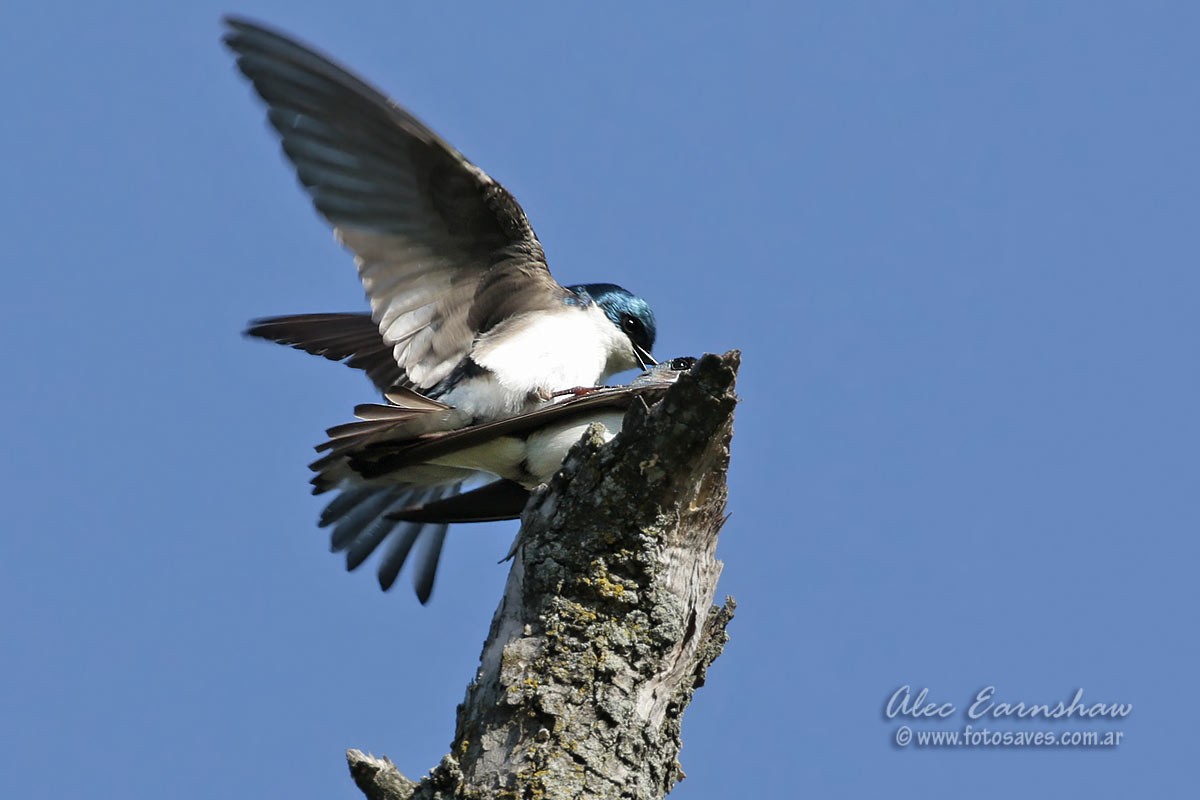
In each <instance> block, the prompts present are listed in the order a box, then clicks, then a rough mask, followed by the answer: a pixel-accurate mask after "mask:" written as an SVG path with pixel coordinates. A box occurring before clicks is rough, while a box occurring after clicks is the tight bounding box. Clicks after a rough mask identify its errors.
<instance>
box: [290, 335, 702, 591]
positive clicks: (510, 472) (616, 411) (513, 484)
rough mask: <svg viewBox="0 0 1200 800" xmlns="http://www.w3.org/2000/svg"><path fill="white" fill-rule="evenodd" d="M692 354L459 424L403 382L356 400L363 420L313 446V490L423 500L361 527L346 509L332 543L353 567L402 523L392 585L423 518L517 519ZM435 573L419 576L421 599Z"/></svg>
mask: <svg viewBox="0 0 1200 800" xmlns="http://www.w3.org/2000/svg"><path fill="white" fill-rule="evenodd" d="M695 362H696V359H694V358H676V359H672V360H671V361H669V362H665V363H663V364H660V365H658V366H656V367H654V368H653V369H652V370H649V371H647V372H645V373H643V374H642V375H640V376H639V377H638V378H637V379H635V380H634V381H633V382H632V383H630V384H629V385H628V386H614V387H602V388H598V389H594V390H592V391H590V392H587V393H584V394H576V393H574V392H569V393H565V395H564V397H560V398H555V399H553V400H549V401H545V402H543V403H542V404H541V405H540V406H539V407H537V408H536V409H534V410H532V411H527V412H525V413H523V414H519V415H516V416H511V417H506V418H504V419H498V420H493V421H491V422H485V423H481V424H477V425H470V426H467V427H462V426H460V425H459V420H458V419H456V416H455V409H453V408H451V407H449V406H446V405H444V404H442V403H439V402H437V401H434V400H429V399H428V398H424V397H422V396H421V395H418V394H415V393H413V392H411V391H407V390H399V391H392V392H389V393H388V399H389V401H391V402H390V403H389V404H388V405H381V404H366V405H361V406H359V407H357V408H356V409H355V414H356V415H357V416H358V417H359V420H360V421H358V422H351V423H348V424H345V425H339V426H337V427H334V428H330V429H329V431H328V434H329V439H328V440H327V441H326V442H323V443H322V444H320V445H318V446H317V450H318V452H324V453H326V454H325V455H324V456H323V457H321V458H320V459H318V460H317V461H315V462H313V464H312V465H311V467H312V469H313V471H315V472H316V473H317V475H316V477H314V478H313V486H314V487H315V492H316V493H322V492H325V491H329V490H332V489H340V490H341V491H342V495H341V497H339V498H338V499H337V500H335V501H334V502H333V503H332V504H330V508H333V507H334V506H335V505H337V504H338V503H340V502H343V500H344V498H347V497H353V496H354V494H355V493H356V492H373V493H374V495H375V496H380V497H390V496H391V495H390V494H389V492H394V491H399V492H401V493H403V492H405V490H410V493H411V490H417V491H419V492H420V493H421V494H423V495H424V496H425V497H426V498H427V499H425V500H424V501H423V502H421V503H416V504H409V505H399V504H391V505H389V507H388V509H387V510H384V511H377V512H374V513H372V514H371V515H370V516H371V521H370V522H369V523H368V524H366V525H360V524H358V521H357V520H356V519H355V518H354V516H353V515H348V516H346V517H344V518H343V519H341V521H340V522H339V523H338V525H337V527H335V529H334V534H333V541H334V546H335V548H337V549H345V550H346V552H347V563H348V564H349V566H350V567H351V569H353V568H354V567H356V566H358V565H359V564H361V563H362V562H363V561H364V560H365V559H366V558H367V557H368V556H370V555H371V553H372V552H373V551H374V550H375V549H376V548H377V547H378V546H379V545H380V543H381V542H382V541H383V539H384V538H385V537H387V536H388V535H389V534H390V533H391V532H392V529H393V528H394V527H396V526H397V525H398V524H399V523H400V522H405V523H408V524H407V525H404V526H403V527H401V528H400V530H399V532H398V535H396V536H394V537H393V544H392V545H391V547H390V548H389V550H388V553H387V555H386V556H385V557H384V559H383V563H382V564H381V566H380V580H381V581H382V582H383V583H384V584H385V586H386V585H390V584H391V582H392V581H394V580H395V578H396V575H397V574H398V573H399V571H400V568H401V567H402V566H403V564H404V562H405V560H406V558H407V557H408V555H409V552H410V550H411V548H412V547H413V544H414V543H415V542H416V541H417V538H418V536H419V534H420V533H421V531H422V526H423V525H425V524H427V523H428V524H432V525H434V526H436V528H437V529H439V530H440V531H441V535H443V536H444V535H445V530H446V526H447V525H448V524H449V523H452V522H481V521H491V520H499V519H515V518H516V517H518V516H520V513H521V509H522V508H524V506H525V502H526V501H527V500H528V499H529V491H530V490H531V489H533V488H535V487H537V486H539V485H541V484H543V483H546V482H547V481H549V480H550V478H551V477H553V475H554V473H555V472H557V471H558V469H559V467H560V466H562V461H563V459H564V458H565V457H566V454H567V452H568V451H569V450H570V448H571V446H572V445H574V444H575V443H576V442H577V441H579V438H580V436H582V435H583V432H584V431H585V430H586V429H587V427H588V426H589V425H592V424H595V423H598V424H600V425H601V426H603V436H604V438H605V439H606V440H608V439H611V438H612V437H613V436H615V435H616V434H617V433H619V432H620V430H621V427H622V423H623V420H624V417H625V412H626V411H627V410H628V409H629V407H630V406H631V405H632V404H633V403H634V402H637V401H639V400H640V401H643V402H646V403H653V402H656V401H657V400H658V399H659V398H660V397H661V396H662V394H663V393H664V392H665V391H666V389H667V388H669V387H670V386H671V385H672V384H673V383H674V382H675V380H676V379H678V377H679V375H681V374H682V373H683V372H684V371H685V370H688V369H690V368H691V367H692V366H694V364H695ZM484 475H486V476H492V477H495V478H498V480H495V481H493V482H492V483H489V484H487V485H485V486H482V487H480V488H479V489H476V490H474V491H471V492H467V493H465V494H461V495H457V496H454V497H445V498H444V497H443V496H442V495H443V492H442V491H441V490H443V489H445V488H446V487H449V486H455V487H457V486H458V485H459V484H461V483H462V482H464V481H466V480H470V479H472V478H476V477H479V476H484ZM358 505H359V506H361V505H362V504H361V503H359V504H358ZM397 506H398V507H397ZM435 566H436V565H435ZM433 577H434V576H433V574H432V573H430V574H428V575H422V574H418V587H417V588H418V596H421V597H422V601H424V598H427V597H428V591H429V589H430V588H432V581H433ZM422 581H427V582H428V586H425V585H424V584H423V583H422Z"/></svg>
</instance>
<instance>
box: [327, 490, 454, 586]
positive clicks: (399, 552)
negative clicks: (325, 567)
mask: <svg viewBox="0 0 1200 800" xmlns="http://www.w3.org/2000/svg"><path fill="white" fill-rule="evenodd" d="M458 491H459V485H458V484H453V485H449V486H434V487H420V486H404V485H400V486H389V487H382V488H380V487H370V486H363V487H354V488H349V489H346V490H344V491H343V492H342V493H341V494H339V495H338V496H337V497H336V498H335V499H334V500H333V501H332V502H331V503H330V504H329V505H327V506H326V507H325V511H324V512H323V513H322V514H321V522H320V524H321V526H322V527H325V526H329V525H332V526H333V534H332V536H331V539H330V548H331V549H332V550H333V551H334V552H335V553H340V552H345V553H346V569H348V570H354V569H357V568H358V567H359V566H360V565H361V564H362V563H363V562H364V561H366V560H367V558H368V557H370V555H371V554H372V553H374V552H375V551H376V550H377V549H379V546H380V545H381V544H383V542H384V541H385V540H387V539H391V544H390V545H389V546H388V548H387V550H386V551H385V552H384V555H383V557H382V558H381V559H380V562H379V585H380V587H381V588H382V589H383V590H384V591H387V590H388V589H390V588H392V584H393V583H395V581H396V576H397V575H399V573H400V569H401V568H402V567H403V566H404V563H405V562H406V561H407V560H408V557H409V554H410V553H411V551H412V549H413V546H414V545H417V544H418V543H421V546H420V547H419V555H418V561H417V566H416V569H415V571H414V572H413V587H414V588H415V589H416V592H417V598H418V599H419V600H420V601H421V602H422V603H425V602H427V601H428V600H429V596H430V594H431V593H432V592H433V582H434V578H435V577H436V576H437V568H438V562H439V561H440V560H441V557H442V543H443V542H444V541H445V538H446V527H447V526H446V523H444V522H441V523H439V522H436V521H434V522H431V523H424V522H403V521H401V520H398V519H393V518H391V517H390V516H389V514H390V513H392V512H394V511H398V510H400V509H402V508H407V507H410V506H413V505H424V504H429V503H436V502H438V501H439V500H441V499H443V498H448V497H453V496H454V495H455V494H456V493H457V492H458ZM397 528H398V530H397Z"/></svg>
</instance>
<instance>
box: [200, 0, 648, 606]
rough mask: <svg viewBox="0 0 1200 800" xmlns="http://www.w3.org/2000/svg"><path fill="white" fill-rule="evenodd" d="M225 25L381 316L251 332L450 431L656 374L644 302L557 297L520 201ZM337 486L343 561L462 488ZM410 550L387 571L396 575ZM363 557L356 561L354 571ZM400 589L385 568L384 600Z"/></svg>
mask: <svg viewBox="0 0 1200 800" xmlns="http://www.w3.org/2000/svg"><path fill="white" fill-rule="evenodd" d="M225 23H226V25H227V32H226V34H225V37H224V42H225V44H226V45H227V46H228V47H229V48H230V49H231V50H232V51H233V52H234V54H235V55H236V58H237V65H238V68H239V69H240V70H241V71H242V73H243V74H244V75H245V76H246V77H247V78H249V79H250V82H251V84H252V85H253V87H254V90H255V91H256V92H257V93H258V95H259V96H260V97H261V98H262V99H263V101H264V102H265V103H266V105H267V109H268V110H267V118H268V121H269V122H270V124H271V126H272V127H273V128H274V129H275V131H276V132H277V133H278V134H279V136H280V139H281V141H282V146H283V151H284V154H285V155H286V156H287V158H288V159H289V160H290V161H291V163H292V165H293V166H294V167H295V169H296V173H297V176H298V178H299V180H300V183H301V184H302V186H303V187H304V189H305V190H306V191H307V192H308V194H309V196H310V197H311V198H312V201H313V204H314V206H315V207H316V209H317V211H318V212H319V213H320V214H321V215H322V216H323V217H324V218H325V219H326V220H327V221H328V222H329V223H330V225H332V226H333V229H334V233H335V235H336V237H337V238H338V240H339V241H340V242H342V243H343V244H344V245H345V246H346V247H348V248H349V249H350V250H351V251H352V252H353V253H354V255H355V263H356V265H357V267H358V273H359V277H360V278H361V280H362V283H363V286H364V288H365V290H366V294H367V298H368V300H369V302H370V306H371V314H370V316H369V317H368V316H367V315H365V314H352V313H351V314H302V315H291V316H284V317H274V318H268V319H261V320H257V321H255V322H254V323H252V325H251V327H250V329H249V330H248V331H247V333H248V334H250V335H253V336H258V337H261V338H266V339H271V340H274V341H277V342H281V343H283V344H288V345H291V346H293V347H296V348H299V349H302V350H306V351H308V352H310V353H315V354H317V355H322V356H325V357H327V358H331V359H334V360H339V361H345V362H346V363H347V364H349V365H350V366H353V367H359V368H362V369H364V370H365V371H366V372H367V374H368V375H369V376H370V377H371V379H372V380H373V381H374V382H375V384H376V385H377V386H378V387H379V388H380V390H381V391H388V390H392V389H394V390H395V391H397V392H402V391H404V390H406V389H407V390H412V391H413V392H416V393H419V395H422V396H424V397H425V398H428V399H432V400H436V401H438V402H440V403H441V404H442V405H444V406H449V407H450V408H449V409H442V410H441V411H439V412H437V413H439V414H441V415H442V418H441V421H440V422H439V423H438V424H440V425H449V426H451V427H463V426H467V425H471V424H474V423H480V422H487V421H490V420H495V419H499V418H504V417H508V416H512V415H517V414H521V413H523V412H525V411H529V410H532V409H535V408H537V407H538V406H539V405H540V404H542V403H544V402H546V401H547V400H548V399H550V398H552V397H553V396H554V395H555V393H556V392H559V391H561V390H564V389H571V388H576V387H592V386H595V385H597V384H599V383H601V382H603V381H604V380H606V379H607V378H608V377H609V376H611V375H613V374H616V373H618V372H621V371H624V370H627V369H633V368H635V367H641V368H645V367H646V366H647V365H650V364H653V363H655V362H654V360H653V358H652V356H651V354H650V353H651V350H652V348H653V345H654V339H655V333H656V329H655V321H654V315H653V313H652V311H651V310H650V306H649V304H647V303H646V301H645V300H643V299H641V298H640V297H637V296H635V295H633V294H631V293H630V292H628V291H626V290H625V289H623V288H621V287H620V286H617V285H615V284H611V283H592V284H580V285H574V286H565V287H564V286H561V285H559V284H558V283H557V282H556V281H555V280H554V278H553V277H551V275H550V271H549V268H548V267H547V265H546V259H545V254H544V252H543V250H542V246H541V244H540V243H539V242H538V239H537V237H536V235H535V234H534V232H533V229H532V227H531V226H530V224H529V221H528V220H527V219H526V217H525V213H524V211H523V210H522V209H521V206H520V205H519V204H518V203H517V201H516V199H515V198H513V196H512V195H511V194H509V192H508V191H507V190H505V189H504V187H503V186H501V185H500V184H499V183H497V182H496V181H494V180H492V179H491V178H490V177H489V176H488V175H487V174H486V173H484V172H483V171H482V170H481V169H479V168H478V167H476V166H475V165H474V164H472V163H471V162H469V161H468V160H467V159H466V158H465V157H463V155H462V154H461V153H459V152H458V151H457V150H455V149H454V148H453V147H451V146H450V145H449V144H448V143H446V142H445V141H444V140H443V139H441V138H440V137H439V136H438V135H437V134H435V133H434V132H433V131H431V130H430V129H429V128H427V127H426V126H425V125H424V124H423V123H421V122H420V121H419V120H418V119H417V118H416V117H414V116H413V115H412V114H410V113H409V112H408V111H406V110H405V109H403V108H401V107H400V106H399V105H397V104H396V103H394V102H393V101H391V100H389V99H388V98H387V97H386V96H384V95H383V94H382V93H381V92H379V91H378V90H377V89H375V88H373V87H372V86H370V85H368V84H367V83H365V82H364V81H362V80H361V79H359V78H357V77H355V76H354V75H352V74H351V73H350V72H348V71H346V70H345V69H343V68H341V67H339V66H338V65H336V64H334V63H333V62H332V61H330V60H329V59H327V58H326V57H324V56H322V55H321V54H319V53H317V52H314V51H313V50H311V49H310V48H308V47H306V46H304V45H302V44H300V43H298V42H296V41H294V40H292V39H290V38H288V37H287V36H285V35H283V34H281V33H278V32H275V31H271V30H269V29H267V28H264V27H262V26H260V25H257V24H255V23H253V22H250V21H247V20H244V19H238V18H227V19H226V20H225ZM413 424H414V425H417V424H419V423H416V422H414V423H413ZM420 424H425V423H420ZM341 488H343V489H344V490H343V491H342V493H341V495H340V496H339V497H338V498H337V499H335V500H334V501H333V502H331V503H330V504H329V505H328V506H327V507H326V509H325V511H324V513H323V514H322V517H321V524H322V525H330V524H335V523H336V527H335V531H334V535H333V548H334V549H335V550H341V549H346V548H347V547H349V545H348V544H346V543H347V542H352V541H353V542H357V541H360V540H361V541H375V545H372V547H371V549H374V547H375V546H377V545H378V543H379V542H380V541H382V539H383V538H385V537H386V536H387V535H388V533H389V532H390V531H391V529H392V528H393V527H394V526H395V521H394V520H389V519H388V518H387V514H388V513H390V512H394V511H396V510H399V509H402V508H407V507H412V506H414V505H418V504H421V503H428V502H434V501H436V500H438V499H439V498H443V497H445V496H447V495H452V494H454V493H456V492H457V491H458V489H459V485H458V483H456V482H454V481H440V482H433V483H428V482H427V483H424V484H421V483H414V484H411V485H398V484H394V483H393V484H391V485H384V486H379V485H372V486H359V485H354V484H353V483H348V484H347V485H346V486H345V487H341ZM420 533H421V532H420V531H416V532H414V533H412V538H413V539H416V538H417V537H418V534H420ZM407 535H408V534H407V533H406V536H407ZM361 537H366V539H362V538H361ZM444 537H445V526H444V525H434V526H431V527H429V528H427V529H426V530H425V535H424V536H421V537H420V538H421V539H422V553H421V556H420V561H421V563H420V566H419V568H418V570H417V572H416V575H415V581H416V584H417V592H418V596H420V597H421V599H422V601H423V602H424V600H426V599H427V598H428V596H429V591H430V589H431V587H432V582H433V575H434V573H435V572H436V569H437V563H438V560H439V558H440V552H441V546H442V542H443V540H444ZM411 547H412V542H411V541H410V542H409V543H408V545H407V548H411ZM407 548H405V549H404V556H402V557H400V558H399V559H398V561H397V560H395V559H392V560H389V559H387V558H385V560H384V562H385V563H384V566H385V567H387V565H388V564H392V563H395V564H397V566H396V569H397V570H398V569H399V566H398V565H399V564H402V563H403V560H404V557H406V556H407V553H408V549H407ZM355 559H356V556H355V552H354V551H353V550H351V551H350V552H348V553H347V563H348V565H349V566H351V567H353V566H354V565H355V563H354V562H355ZM394 578H395V574H394V572H393V573H392V574H391V577H390V578H389V577H387V575H386V571H385V570H384V569H383V568H381V575H380V582H381V584H382V585H383V586H384V588H388V586H390V585H391V582H392V581H393V580H394Z"/></svg>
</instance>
